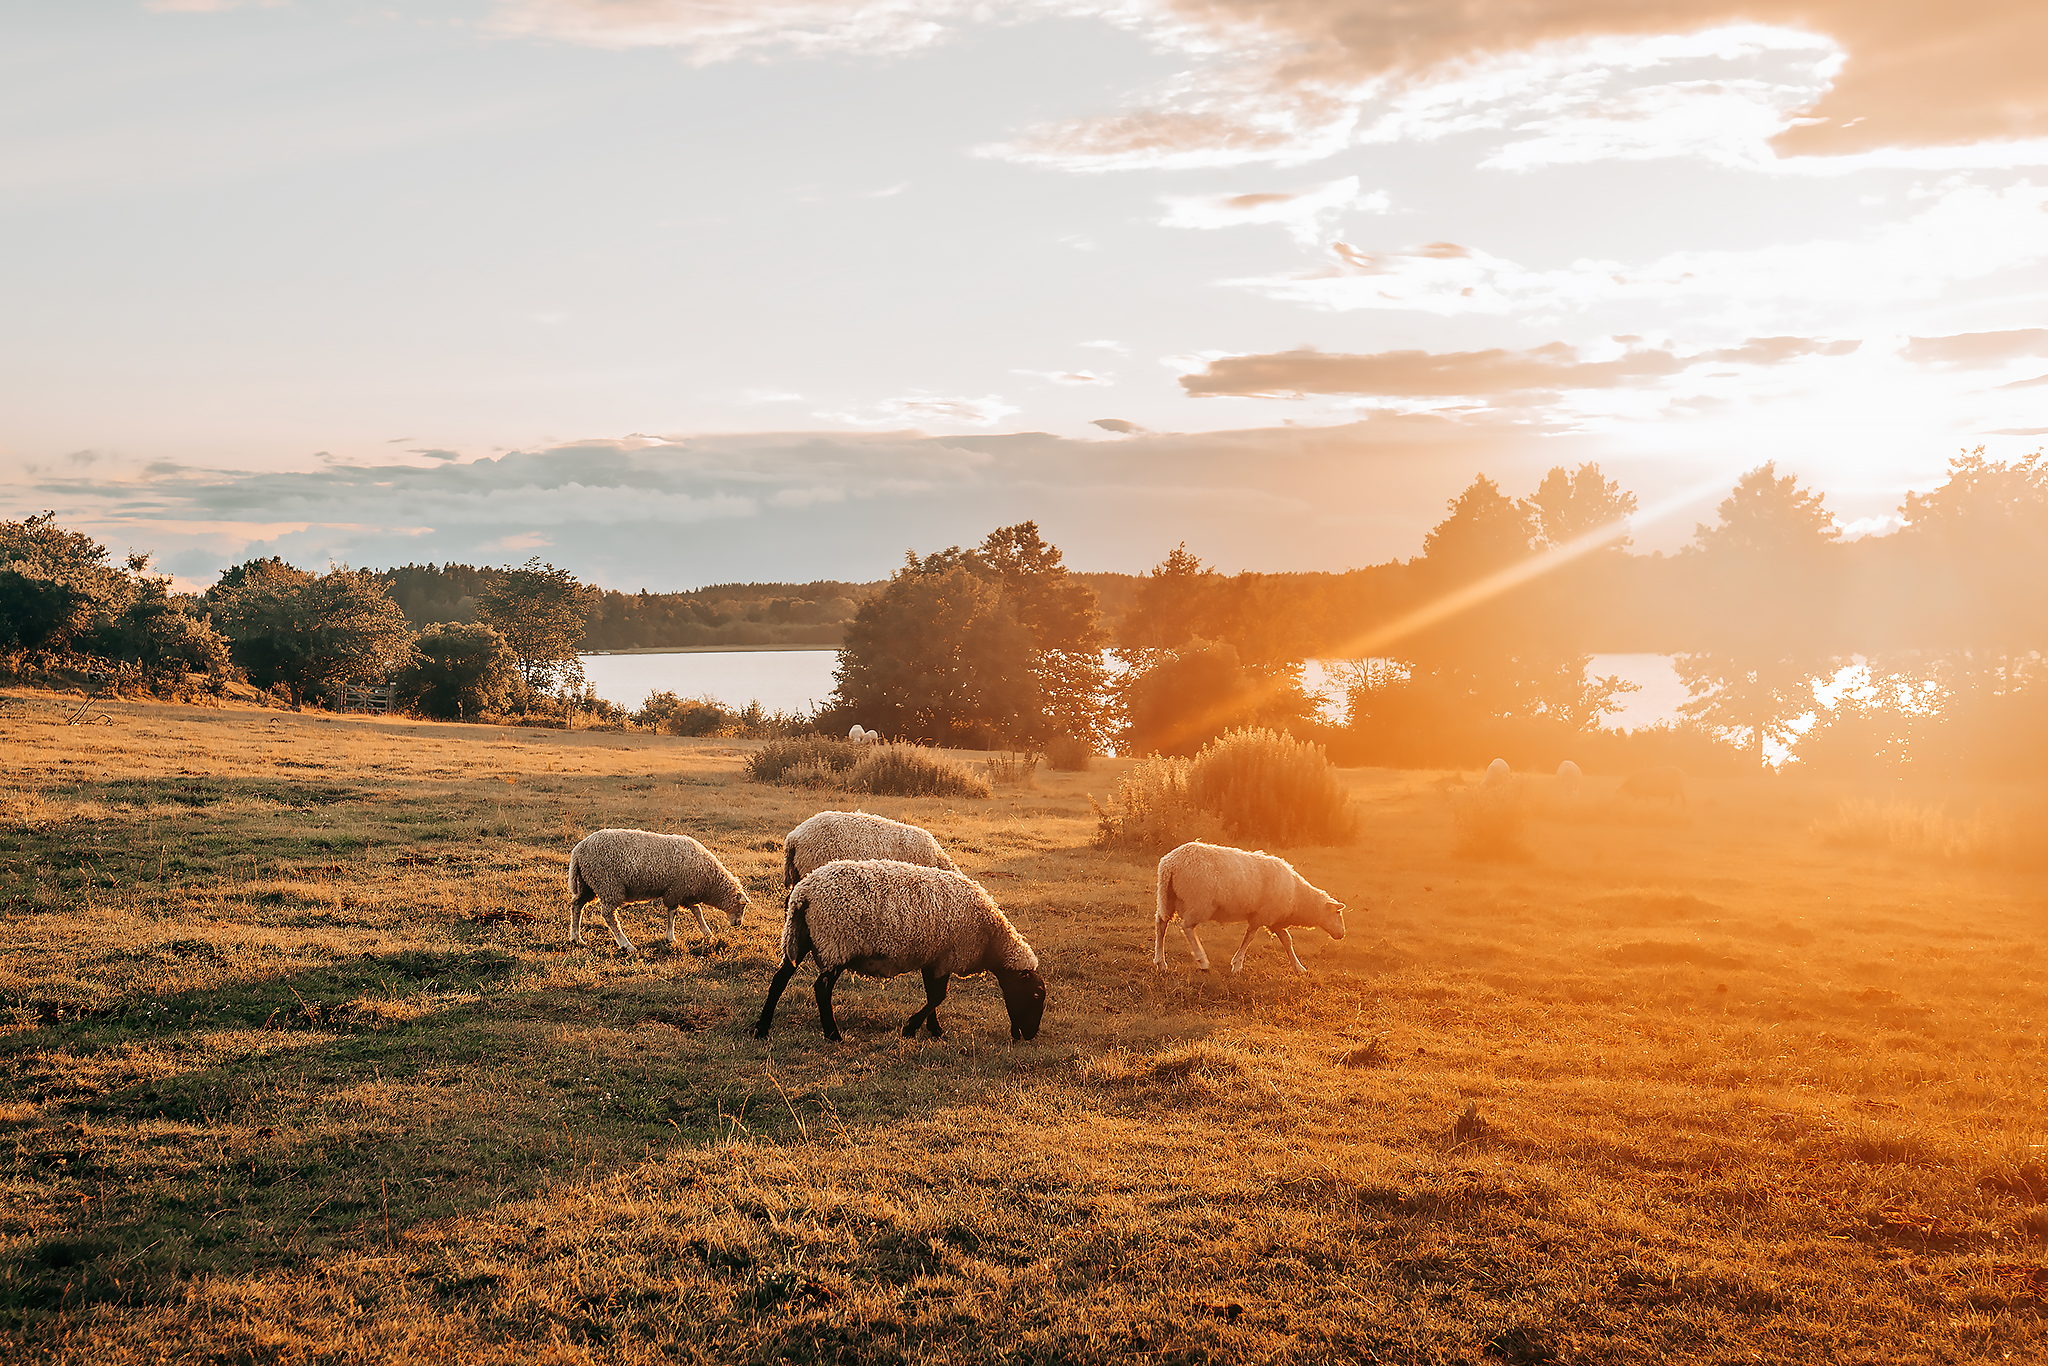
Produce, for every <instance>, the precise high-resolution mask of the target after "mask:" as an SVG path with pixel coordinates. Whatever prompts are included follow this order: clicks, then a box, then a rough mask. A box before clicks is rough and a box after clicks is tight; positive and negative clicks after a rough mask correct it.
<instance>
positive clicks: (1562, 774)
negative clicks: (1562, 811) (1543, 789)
mask: <svg viewBox="0 0 2048 1366" xmlns="http://www.w3.org/2000/svg"><path fill="white" fill-rule="evenodd" d="M1581 776H1582V775H1581V774H1580V773H1579V766H1578V765H1577V764H1575V763H1573V762H1572V761H1571V760H1569V759H1567V760H1565V761H1564V762H1563V763H1561V764H1559V765H1558V766H1557V790H1558V793H1559V795H1561V796H1566V797H1576V796H1578V795H1579V778H1580V777H1581Z"/></svg>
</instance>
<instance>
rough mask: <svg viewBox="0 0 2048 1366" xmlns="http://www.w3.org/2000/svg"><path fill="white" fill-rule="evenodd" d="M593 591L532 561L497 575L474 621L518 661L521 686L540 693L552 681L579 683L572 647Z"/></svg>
mask: <svg viewBox="0 0 2048 1366" xmlns="http://www.w3.org/2000/svg"><path fill="white" fill-rule="evenodd" d="M596 598H597V592H596V590H595V589H592V588H587V587H585V586H584V585H583V584H582V583H580V582H578V580H577V578H576V576H575V575H574V574H571V573H570V572H569V571H568V570H566V569H557V568H555V567H554V566H553V565H551V564H542V563H541V562H540V558H539V557H538V556H535V557H534V558H533V559H530V560H528V561H527V562H526V563H525V564H523V565H521V566H520V567H519V568H517V569H500V570H497V571H495V572H493V573H492V575H491V576H490V580H489V582H488V583H487V584H486V585H485V586H484V588H483V590H482V591H481V592H480V593H478V594H477V599H476V619H477V620H478V621H479V622H482V623H483V624H484V625H486V626H488V627H490V628H491V629H493V630H495V631H496V632H497V633H498V634H499V635H500V636H503V637H504V639H505V643H506V644H507V645H508V646H510V647H511V649H512V653H513V654H514V655H516V656H518V659H519V668H520V672H521V674H522V675H523V676H524V678H525V680H526V685H527V686H528V687H529V688H533V689H543V688H545V687H546V686H547V685H548V684H549V683H550V682H553V681H567V682H568V683H570V684H572V685H574V684H579V683H581V682H582V681H583V666H582V663H581V662H580V661H579V660H578V658H577V655H576V647H577V645H578V644H580V643H581V641H582V640H583V623H584V618H585V617H586V616H588V615H589V612H590V608H591V606H592V604H593V603H594V602H595V601H596Z"/></svg>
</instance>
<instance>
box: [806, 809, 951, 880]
mask: <svg viewBox="0 0 2048 1366" xmlns="http://www.w3.org/2000/svg"><path fill="white" fill-rule="evenodd" d="M842 858H852V859H862V858H887V859H895V860H896V861H897V862H898V863H917V864H922V865H923V866H924V867H926V868H943V869H945V870H946V871H947V872H949V873H957V872H959V871H960V870H959V869H958V868H956V867H954V866H953V860H951V859H949V858H947V857H946V851H945V850H943V849H941V848H939V842H938V841H937V840H936V839H934V838H933V837H932V832H931V831H929V830H926V829H925V828H924V827H923V826H918V825H905V824H904V823H903V822H902V821H892V820H890V819H889V818H888V817H887V816H870V815H869V814H868V813H867V812H865V811H820V812H819V813H818V814H817V815H815V816H813V817H811V818H810V819H809V820H807V821H805V822H804V823H803V824H801V825H799V826H798V827H797V828H796V829H794V830H792V831H790V832H789V833H788V834H787V835H785V836H783V839H782V885H783V886H785V887H794V886H796V884H797V882H798V880H799V879H802V878H805V877H808V876H809V875H810V874H812V873H814V872H816V871H817V870H818V869H820V868H823V867H824V866H825V865H826V864H828V863H830V862H832V861H833V860H834V859H842Z"/></svg>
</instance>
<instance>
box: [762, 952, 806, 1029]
mask: <svg viewBox="0 0 2048 1366" xmlns="http://www.w3.org/2000/svg"><path fill="white" fill-rule="evenodd" d="M795 973H796V964H794V963H784V964H783V965H782V966H781V967H779V968H777V969H775V980H774V981H772V982H770V983H769V984H768V1003H767V1004H766V1005H764V1006H762V1007H761V1018H760V1019H758V1020H756V1021H755V1022H754V1037H755V1038H757V1039H765V1038H767V1037H768V1024H769V1022H770V1021H771V1020H773V1019H774V1018H775V1003H776V1002H777V1001H779V1000H781V999H782V989H783V988H784V987H786V986H788V985H789V979H790V978H791V977H792V976H794V975H795Z"/></svg>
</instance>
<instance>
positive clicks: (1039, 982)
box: [996, 968, 1045, 1039]
mask: <svg viewBox="0 0 2048 1366" xmlns="http://www.w3.org/2000/svg"><path fill="white" fill-rule="evenodd" d="M996 981H998V982H1000V983H1002V987H1003V1004H1004V1005H1006V1006H1008V1007H1009V1009H1010V1037H1011V1038H1012V1039H1035V1038H1037V1037H1038V1026H1039V1024H1040V1022H1041V1021H1043V1020H1044V1019H1045V979H1044V978H1043V977H1040V976H1039V975H1038V974H1037V973H1036V972H1033V971H1032V970H1031V969H1029V968H997V969H996Z"/></svg>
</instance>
